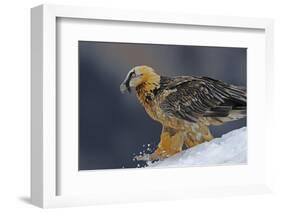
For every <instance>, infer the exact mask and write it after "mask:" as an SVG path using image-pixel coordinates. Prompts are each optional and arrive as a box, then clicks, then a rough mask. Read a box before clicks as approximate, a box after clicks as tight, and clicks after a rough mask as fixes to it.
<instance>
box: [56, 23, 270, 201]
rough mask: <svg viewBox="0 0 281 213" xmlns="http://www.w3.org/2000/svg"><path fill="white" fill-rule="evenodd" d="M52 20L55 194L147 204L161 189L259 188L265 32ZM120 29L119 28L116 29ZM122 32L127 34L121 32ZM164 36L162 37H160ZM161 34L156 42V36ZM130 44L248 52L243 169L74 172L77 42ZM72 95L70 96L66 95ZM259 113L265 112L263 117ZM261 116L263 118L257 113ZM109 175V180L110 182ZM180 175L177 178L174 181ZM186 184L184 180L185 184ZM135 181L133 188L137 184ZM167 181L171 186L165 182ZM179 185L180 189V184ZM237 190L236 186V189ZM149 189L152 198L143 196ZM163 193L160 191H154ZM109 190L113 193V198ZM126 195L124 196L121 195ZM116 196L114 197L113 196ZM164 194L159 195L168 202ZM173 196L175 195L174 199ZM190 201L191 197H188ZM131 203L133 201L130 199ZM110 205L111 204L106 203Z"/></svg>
mask: <svg viewBox="0 0 281 213" xmlns="http://www.w3.org/2000/svg"><path fill="white" fill-rule="evenodd" d="M59 20H60V21H58V22H57V26H58V27H57V29H58V30H57V31H58V32H59V33H58V34H57V38H58V42H57V50H58V52H59V54H58V56H57V57H58V61H59V66H58V73H60V77H59V78H58V79H59V91H60V92H59V97H60V100H61V101H60V104H59V105H58V106H59V107H58V109H59V113H58V119H59V120H60V122H59V123H60V124H59V132H60V133H59V140H58V141H59V147H60V148H59V150H60V151H59V155H58V156H59V158H58V159H59V162H60V163H59V168H60V172H59V175H58V180H59V184H58V194H59V195H62V196H66V195H71V196H75V195H91V197H93V199H95V200H105V201H107V200H116V199H117V200H118V199H120V196H119V194H123V197H124V200H130V199H132V198H133V197H134V196H132V195H133V194H137V195H138V196H137V198H136V200H138V199H141V198H142V196H143V195H144V199H146V200H151V199H154V198H155V196H156V197H158V198H159V200H161V199H160V198H161V197H162V195H163V194H165V190H167V191H170V193H172V194H173V192H176V194H179V193H180V192H179V190H178V189H181V190H182V191H183V193H184V192H185V191H186V192H185V194H187V191H189V192H190V193H191V191H192V188H193V187H198V188H199V187H205V188H207V189H209V191H210V188H211V187H213V186H216V187H224V186H228V185H229V186H233V185H234V186H235V185H236V186H241V185H247V184H264V182H265V180H264V179H265V178H264V177H265V176H264V172H263V171H264V168H265V163H264V162H265V160H264V157H265V154H264V146H263V141H264V140H265V139H264V138H265V135H264V134H263V130H264V125H262V123H264V122H265V119H263V118H262V117H261V118H260V119H261V120H262V122H256V121H255V119H256V115H258V114H259V113H260V112H264V111H263V110H264V109H265V104H264V103H266V98H265V93H264V92H265V88H264V85H265V81H264V76H266V74H265V73H264V72H265V70H264V67H265V62H264V60H265V58H264V56H265V55H264V52H265V34H264V32H263V30H246V29H243V30H238V29H236V30H235V32H230V31H229V29H227V30H226V29H218V28H213V29H210V28H204V27H197V28H196V27H194V26H192V27H187V26H184V27H183V26H178V27H173V28H172V29H171V28H170V27H168V26H163V25H161V26H157V27H156V28H155V27H154V28H153V26H155V25H149V24H146V25H144V24H142V25H137V24H133V25H128V24H127V25H124V24H122V22H121V23H120V22H119V23H107V24H100V23H99V22H95V21H89V20H87V21H83V20H77V19H76V20H75V21H73V19H72V20H69V19H59ZM120 28H121V29H122V30H119V29H120ZM124 32H126V33H125V34H124ZM163 35H165V36H163ZM160 36H162V37H161V38H159V37H160ZM79 40H82V41H119V42H120V41H127V42H128V41H130V42H134V43H135V42H137V43H162V44H186V45H199V46H204V45H206V46H224V47H246V48H247V77H248V88H247V92H248V96H249V97H252V98H249V99H248V103H247V104H248V118H247V123H248V125H249V127H248V130H249V131H248V138H249V143H248V150H249V151H248V162H247V165H245V166H217V167H205V168H199V169H198V168H189V169H181V168H174V169H172V170H164V169H162V170H151V169H145V170H139V171H138V172H136V171H132V170H129V169H128V170H111V171H110V170H107V171H99V172H97V171H80V172H77V171H78V146H77V143H78V141H77V140H78V94H77V93H78V81H77V78H78V77H77V75H78V71H77V67H78V48H77V44H78V41H79ZM69 94H72V95H69ZM256 94H259V96H256ZM262 114H264V113H262ZM260 116H262V115H261V114H260ZM112 177H114V181H112V180H113V179H112ZM179 177H180V178H179ZM185 180H188V182H186V181H185ZM136 183H137V184H136ZM167 183H172V184H167ZM183 184H184V185H183ZM236 190H238V187H236ZM148 191H154V194H152V195H151V194H147V192H148ZM159 191H160V192H162V193H159ZM113 192H117V195H115V194H114V193H113ZM126 195H129V196H128V197H126ZM116 196H117V198H116ZM167 197H168V196H167V195H166V196H163V198H167ZM174 197H175V196H174ZM189 197H190V196H189ZM132 200H134V199H132ZM108 203H110V201H108Z"/></svg>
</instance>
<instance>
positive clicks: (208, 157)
mask: <svg viewBox="0 0 281 213" xmlns="http://www.w3.org/2000/svg"><path fill="white" fill-rule="evenodd" d="M245 163H247V128H246V127H242V128H240V129H236V130H233V131H231V132H228V133H227V134H225V135H223V136H222V137H221V138H215V139H213V140H212V141H210V142H205V143H202V144H199V145H197V146H195V147H192V148H190V149H186V150H184V151H182V152H180V153H178V154H176V155H174V156H171V157H169V158H166V159H164V160H162V161H157V162H154V163H152V162H147V164H148V167H167V166H168V167H186V166H211V165H222V164H223V165H225V164H245Z"/></svg>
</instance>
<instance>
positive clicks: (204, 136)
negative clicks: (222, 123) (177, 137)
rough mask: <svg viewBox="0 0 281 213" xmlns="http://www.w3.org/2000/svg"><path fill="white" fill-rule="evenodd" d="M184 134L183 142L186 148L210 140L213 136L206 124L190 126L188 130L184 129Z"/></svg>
mask: <svg viewBox="0 0 281 213" xmlns="http://www.w3.org/2000/svg"><path fill="white" fill-rule="evenodd" d="M185 134H186V137H185V141H184V144H185V145H186V146H187V147H188V148H190V147H193V146H196V145H198V144H200V143H204V142H208V141H211V140H212V139H213V138H214V137H213V135H212V134H211V132H210V130H209V128H208V126H206V125H198V126H196V127H192V128H191V129H190V130H188V131H186V132H185Z"/></svg>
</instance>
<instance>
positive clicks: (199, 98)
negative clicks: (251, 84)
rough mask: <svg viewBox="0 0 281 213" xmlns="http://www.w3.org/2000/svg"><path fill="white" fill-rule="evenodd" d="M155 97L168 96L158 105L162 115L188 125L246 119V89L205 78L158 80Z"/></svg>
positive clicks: (183, 77)
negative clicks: (158, 85) (205, 121)
mask: <svg viewBox="0 0 281 213" xmlns="http://www.w3.org/2000/svg"><path fill="white" fill-rule="evenodd" d="M156 93H157V94H158V95H164V94H165V93H166V94H168V95H167V96H166V97H165V98H164V99H163V101H162V102H161V103H160V108H161V109H162V110H163V112H164V113H166V114H167V115H169V116H174V117H176V118H178V119H184V120H187V121H189V122H198V121H200V120H202V118H213V120H214V121H219V122H225V121H230V120H235V119H239V118H241V117H244V116H245V115H246V102H247V100H246V99H247V96H246V89H245V88H243V87H238V86H234V85H230V84H226V83H224V82H222V81H219V80H215V79H212V78H208V77H193V76H182V77H174V78H168V77H161V79H160V89H158V91H157V92H156Z"/></svg>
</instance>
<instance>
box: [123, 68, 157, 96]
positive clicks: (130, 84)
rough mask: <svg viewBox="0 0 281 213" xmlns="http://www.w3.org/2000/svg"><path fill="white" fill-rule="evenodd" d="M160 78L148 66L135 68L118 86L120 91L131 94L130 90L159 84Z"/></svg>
mask: <svg viewBox="0 0 281 213" xmlns="http://www.w3.org/2000/svg"><path fill="white" fill-rule="evenodd" d="M159 81H160V76H159V75H158V74H157V73H156V72H155V71H154V70H153V68H151V67H149V66H145V65H142V66H136V67H134V68H133V69H131V70H130V71H129V72H128V74H127V76H126V78H125V80H124V81H123V82H122V84H121V85H120V91H121V92H122V93H125V92H126V91H128V92H131V88H136V87H139V86H142V85H145V84H159Z"/></svg>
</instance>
